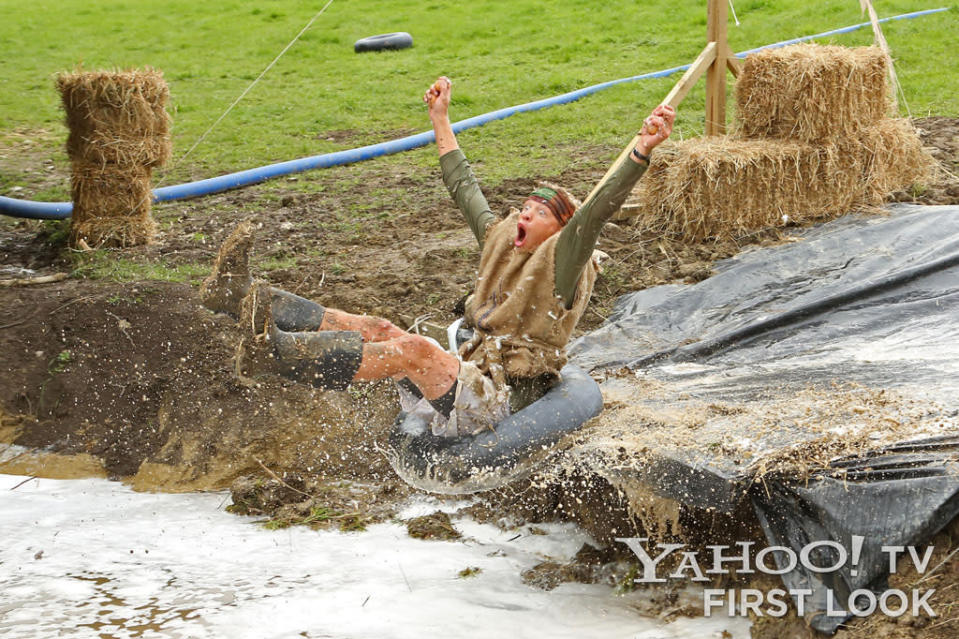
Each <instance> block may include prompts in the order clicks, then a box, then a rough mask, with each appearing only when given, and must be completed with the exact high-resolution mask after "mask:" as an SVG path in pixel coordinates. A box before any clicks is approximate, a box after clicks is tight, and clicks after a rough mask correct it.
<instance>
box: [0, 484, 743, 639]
mask: <svg viewBox="0 0 959 639" xmlns="http://www.w3.org/2000/svg"><path fill="white" fill-rule="evenodd" d="M227 502H228V495H227V494H225V493H191V494H180V495H170V494H151V493H137V492H134V491H132V490H131V489H130V488H129V487H126V486H124V485H122V484H119V483H115V482H109V481H105V480H102V479H85V480H50V479H31V478H27V477H22V476H15V475H0V539H2V540H3V544H2V546H0V579H2V583H3V589H2V590H0V636H3V637H18V638H19V637H23V638H28V637H29V638H31V639H36V638H43V637H59V636H69V637H102V638H113V637H116V638H120V637H190V638H205V637H232V638H237V637H250V638H254V637H256V638H264V637H356V638H359V637H417V638H421V637H429V636H457V637H490V636H520V637H522V636H530V637H558V638H563V637H571V638H572V637H604V638H605V637H623V638H627V637H629V638H643V639H654V638H655V639H671V638H680V637H683V638H689V639H692V638H694V637H695V638H696V639H699V638H709V637H714V638H719V637H728V636H730V635H726V634H724V631H725V632H729V633H731V636H733V637H742V638H745V637H748V624H747V623H746V622H744V621H743V620H740V619H727V618H713V619H684V618H680V619H678V620H676V621H674V622H672V623H670V624H662V623H660V622H658V621H657V620H654V619H649V618H644V617H642V616H640V615H639V614H638V613H637V611H636V608H638V607H640V606H641V603H642V600H641V598H642V595H641V594H637V593H631V594H630V595H628V596H624V597H621V596H616V595H615V594H613V592H612V591H611V590H610V589H609V588H607V587H605V586H598V585H582V584H566V585H563V586H560V587H559V588H556V589H555V590H553V591H550V592H545V591H541V590H537V589H534V588H531V587H529V586H526V585H524V584H523V583H522V581H521V579H520V572H522V571H523V570H525V569H527V568H529V567H531V566H533V565H534V564H536V563H538V562H540V561H542V560H543V559H544V558H546V557H552V558H555V559H557V560H560V561H564V560H566V559H568V558H569V557H570V556H571V555H572V554H573V553H575V551H576V550H577V549H578V548H579V547H580V545H581V544H582V543H583V542H584V541H585V540H586V539H587V538H586V536H585V535H584V534H583V533H582V532H581V531H579V530H578V529H576V528H575V527H572V526H570V525H553V526H544V527H543V528H545V529H546V531H547V533H548V534H546V535H541V534H536V535H533V534H520V536H519V537H516V533H507V532H504V531H502V530H500V529H498V528H494V527H492V526H487V525H481V524H477V523H475V522H473V521H471V520H468V519H455V518H454V523H455V525H456V526H457V527H458V528H459V529H460V530H461V531H462V532H463V534H464V540H463V541H458V542H435V541H421V540H415V539H412V538H410V537H409V536H408V535H407V534H406V530H405V527H403V526H402V525H400V524H397V523H388V524H378V525H375V526H371V527H370V528H369V529H368V530H367V531H366V532H360V533H333V532H320V531H311V530H308V529H304V528H293V529H286V530H280V531H269V530H265V529H264V528H263V527H261V526H258V525H255V524H254V523H253V521H252V520H251V519H249V518H241V517H236V516H234V515H229V514H227V513H225V512H224V511H223V508H224V506H225V505H226V503H227ZM461 505H462V504H446V505H445V506H444V508H445V509H452V508H456V507H458V506H461ZM437 507H438V504H437V503H433V502H430V501H429V500H428V499H427V498H424V497H418V498H417V500H416V501H414V502H411V503H409V504H408V505H407V506H406V507H405V511H404V512H403V513H402V515H401V516H402V517H412V516H416V515H420V514H424V513H427V512H431V511H433V510H435V509H436V508H437ZM466 568H478V569H479V572H478V573H476V574H475V576H472V577H469V578H462V577H459V573H460V572H461V571H463V570H464V569H466Z"/></svg>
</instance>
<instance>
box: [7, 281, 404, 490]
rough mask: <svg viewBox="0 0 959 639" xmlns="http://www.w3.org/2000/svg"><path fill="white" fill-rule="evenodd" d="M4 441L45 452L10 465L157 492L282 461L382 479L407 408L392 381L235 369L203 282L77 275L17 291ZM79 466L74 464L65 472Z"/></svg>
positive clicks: (225, 326)
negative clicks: (321, 386) (68, 462)
mask: <svg viewBox="0 0 959 639" xmlns="http://www.w3.org/2000/svg"><path fill="white" fill-rule="evenodd" d="M4 298H5V299H4V306H3V307H4V309H5V310H6V311H7V312H6V313H4V315H3V320H2V325H3V326H4V328H3V329H2V330H0V352H2V353H3V354H4V357H3V360H2V364H0V407H2V408H0V411H2V412H0V424H2V426H0V441H2V442H3V443H6V444H15V445H18V446H23V447H27V448H28V449H30V450H31V451H44V452H45V453H52V454H55V455H57V456H56V457H48V458H47V460H48V461H47V463H46V466H49V468H44V467H42V466H43V464H42V463H41V462H40V461H37V460H34V461H33V462H32V463H31V465H29V466H24V465H23V464H24V462H25V459H24V457H29V456H31V455H33V456H35V454H34V453H31V454H29V455H27V454H24V455H10V454H9V453H8V454H7V455H6V456H5V457H7V458H8V459H7V460H6V461H4V462H2V463H0V471H6V472H14V471H19V472H25V471H29V472H31V474H39V475H47V474H60V475H63V474H65V473H66V471H65V470H64V469H63V468H62V467H61V464H62V462H63V456H64V455H83V456H84V457H83V458H82V459H83V460H84V461H83V463H82V464H78V463H74V467H75V470H76V472H77V473H79V474H87V473H88V472H90V471H91V470H95V466H96V464H94V463H92V461H91V460H93V459H95V460H97V461H98V462H99V464H100V465H101V466H102V471H101V472H102V473H103V474H105V475H107V476H110V477H114V478H122V479H126V480H129V481H131V482H132V484H133V485H134V486H135V487H138V488H142V489H146V490H171V491H181V490H197V489H217V488H225V487H227V486H229V485H230V483H231V482H232V481H233V480H234V479H236V478H237V477H239V476H241V475H244V474H251V473H257V474H260V473H263V468H262V466H261V465H260V462H262V463H264V464H266V465H268V466H270V467H275V468H277V470H279V471H283V470H286V469H298V470H300V471H302V472H306V473H312V474H316V475H324V474H328V475H333V476H337V477H343V478H362V479H382V478H387V477H389V476H390V472H391V471H390V470H389V467H388V465H387V464H386V462H385V460H384V459H383V457H382V455H380V454H379V453H378V452H377V450H376V447H377V442H378V440H379V439H380V438H381V437H382V435H383V434H384V433H385V432H386V429H387V427H388V426H389V425H390V424H392V420H393V417H394V416H395V413H396V405H395V398H394V396H393V395H392V393H393V390H392V388H391V387H390V386H389V385H375V386H367V387H364V388H355V389H351V390H350V391H348V392H327V391H320V390H317V389H313V388H310V387H306V386H302V385H297V384H293V383H288V382H285V381H284V380H280V379H278V378H275V377H264V378H259V379H257V380H254V383H252V384H251V383H250V382H249V381H248V380H245V379H241V378H239V377H238V376H237V374H236V372H235V366H234V355H235V344H236V343H237V337H238V335H237V329H236V328H235V325H234V322H233V321H232V320H230V319H229V318H227V317H225V316H216V315H213V314H211V313H210V312H209V311H207V310H206V309H204V308H202V307H201V306H200V305H199V303H198V300H197V296H196V291H195V289H193V288H191V287H189V286H185V285H180V284H169V283H162V282H140V283H135V284H112V285H109V286H104V285H103V284H102V283H96V282H84V281H71V282H68V283H66V284H64V285H63V286H59V287H57V288H56V289H55V290H51V288H50V287H46V286H38V287H24V288H17V289H14V290H13V291H8V292H6V294H5V295H4ZM66 474H68V473H66Z"/></svg>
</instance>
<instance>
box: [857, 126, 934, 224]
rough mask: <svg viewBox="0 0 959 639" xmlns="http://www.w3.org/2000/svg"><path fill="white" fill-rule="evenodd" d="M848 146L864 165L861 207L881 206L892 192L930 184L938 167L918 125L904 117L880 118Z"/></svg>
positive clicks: (859, 201) (859, 202)
mask: <svg viewBox="0 0 959 639" xmlns="http://www.w3.org/2000/svg"><path fill="white" fill-rule="evenodd" d="M848 145H849V147H850V149H849V151H848V153H849V154H851V155H858V156H859V157H860V158H861V162H862V167H863V187H862V188H863V191H862V194H861V196H860V198H859V200H858V202H857V204H858V205H860V206H879V205H881V204H882V203H883V202H885V201H886V199H887V198H888V197H889V195H890V194H891V193H892V192H893V191H898V190H900V189H906V188H909V187H910V186H912V185H914V184H919V185H921V184H927V183H929V182H930V181H931V180H933V179H934V178H935V175H936V173H937V171H938V170H939V168H938V164H937V163H936V160H935V158H934V157H932V155H931V154H930V153H929V151H927V150H926V149H925V148H923V146H922V140H921V139H920V138H919V133H918V131H916V127H914V126H913V125H912V122H910V121H909V120H907V119H905V118H897V119H891V118H890V119H884V120H880V121H879V123H878V124H877V125H876V126H874V127H870V128H868V129H863V130H862V131H860V133H859V135H857V136H856V137H855V138H854V139H853V140H851V141H850V142H849V143H848Z"/></svg>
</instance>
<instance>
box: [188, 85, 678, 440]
mask: <svg viewBox="0 0 959 639" xmlns="http://www.w3.org/2000/svg"><path fill="white" fill-rule="evenodd" d="M450 95H451V82H450V80H449V79H448V78H446V77H440V78H439V79H437V80H436V82H434V83H433V85H432V86H431V87H430V88H429V89H428V90H427V91H426V93H425V95H424V96H423V100H424V102H425V103H426V104H427V107H428V110H429V117H430V120H431V121H432V123H433V130H434V132H435V134H436V146H437V151H438V153H439V159H440V167H441V169H442V173H443V181H444V182H445V184H446V186H447V188H448V189H449V192H450V195H451V196H452V197H453V199H454V200H455V201H456V204H457V205H458V206H459V208H460V210H461V211H462V212H463V215H464V216H465V217H466V221H467V223H468V224H469V226H470V229H471V230H472V231H473V234H474V235H475V236H476V240H477V242H479V245H480V249H481V251H482V254H481V257H480V265H479V273H478V275H477V278H476V285H475V289H474V292H473V294H472V295H471V296H470V297H469V298H468V299H467V302H466V316H465V323H466V326H468V327H469V328H472V329H473V331H474V333H473V337H472V339H470V340H469V341H468V342H466V343H465V344H463V345H462V347H461V348H460V350H459V358H458V357H457V356H456V355H453V354H451V353H448V352H446V351H445V350H443V348H442V347H440V346H439V345H438V344H436V343H435V342H434V341H432V340H430V339H428V338H425V337H422V336H420V335H414V334H410V333H407V332H405V331H403V330H402V329H400V328H398V327H397V326H394V325H393V324H392V323H390V322H389V321H388V320H385V319H381V318H375V317H369V316H363V315H353V314H350V313H346V312H344V311H340V310H336V309H332V308H324V307H323V306H321V305H319V304H317V303H315V302H311V301H309V300H306V299H303V298H301V297H298V296H296V295H293V294H291V293H286V292H284V291H281V290H278V289H275V288H271V287H269V286H268V285H267V284H266V283H265V282H253V281H252V280H251V278H250V275H249V270H248V260H249V251H250V247H251V245H252V226H251V225H250V224H248V223H245V224H241V225H240V227H238V228H237V229H236V230H235V231H234V232H233V234H232V235H231V236H230V238H228V239H227V241H226V242H225V243H224V246H223V247H222V248H221V250H220V255H219V256H218V258H217V261H216V264H215V265H214V269H213V273H212V274H211V275H210V277H209V278H207V279H206V280H205V281H204V283H203V286H202V287H201V296H202V299H203V301H204V303H205V304H206V306H207V307H208V308H210V309H211V310H213V311H217V312H226V313H229V314H231V315H233V316H234V317H236V316H237V315H239V317H240V325H241V327H244V328H249V329H251V335H250V336H249V337H247V338H245V341H244V342H243V343H241V345H240V348H239V349H238V352H239V353H242V354H245V358H246V359H248V360H249V361H250V364H251V366H252V368H254V369H256V370H260V371H262V370H265V369H268V370H271V371H273V372H277V373H280V374H282V375H285V376H287V377H290V378H292V379H295V380H298V381H302V382H306V383H311V384H313V385H315V386H318V387H321V388H330V389H343V388H346V387H347V386H348V385H349V384H350V383H352V382H355V381H373V380H378V379H384V378H387V377H391V378H393V379H394V380H396V381H397V384H398V387H399V389H400V398H401V402H402V403H403V407H404V410H406V411H410V410H423V409H426V410H430V411H431V412H432V413H433V419H432V430H433V434H434V435H441V436H464V435H474V434H477V433H479V432H481V431H484V430H487V429H491V428H495V425H496V424H497V423H498V422H499V421H501V420H502V419H504V418H505V417H507V416H508V415H509V414H510V413H512V412H516V411H518V410H520V409H522V408H524V407H525V406H527V405H529V404H530V403H532V402H533V401H535V400H537V399H539V398H540V397H542V396H543V395H544V394H545V393H546V392H547V391H548V390H549V389H550V387H552V386H553V385H554V384H555V383H556V381H557V380H558V378H559V370H560V369H561V368H562V367H563V365H564V364H565V363H566V344H567V342H568V341H569V338H570V335H571V334H572V332H573V328H574V327H575V326H576V323H577V322H578V321H579V318H580V317H581V316H582V314H583V312H584V311H585V309H586V305H587V304H588V302H589V298H590V294H591V293H592V290H593V284H594V283H595V281H596V276H597V274H598V273H599V264H598V262H597V260H596V259H594V258H593V249H594V247H595V245H596V242H597V240H598V238H599V234H600V231H601V230H602V228H603V225H604V224H605V223H606V221H607V220H609V218H610V217H612V215H613V214H614V213H615V212H616V211H617V210H619V207H620V206H622V203H623V201H624V200H625V199H626V196H627V194H629V192H630V191H631V190H632V188H633V186H634V185H635V184H636V181H637V180H638V179H639V178H640V177H642V175H643V173H645V171H646V169H647V167H648V166H649V156H650V154H651V153H652V151H653V149H654V148H656V146H658V145H659V144H660V143H661V142H662V141H663V140H665V139H666V138H668V137H669V135H670V133H671V132H672V128H673V122H674V120H675V118H676V113H675V111H674V110H673V109H672V107H669V106H666V105H661V106H658V107H656V108H655V109H654V110H653V112H652V114H651V115H650V116H649V117H647V118H646V120H645V121H644V123H643V128H642V130H641V132H640V141H639V144H638V145H637V146H636V147H635V148H634V149H633V150H632V152H631V153H630V155H629V159H628V160H627V161H625V162H623V163H622V164H621V165H620V166H619V167H618V168H617V170H616V171H615V172H614V173H613V175H612V176H610V179H609V180H608V181H606V182H605V184H604V185H603V186H602V188H601V189H600V190H599V191H598V193H596V196H595V197H593V198H590V199H589V200H588V201H587V202H586V203H585V204H582V205H580V203H579V202H578V201H577V200H575V199H574V198H573V197H572V196H571V195H570V194H569V193H568V192H566V191H565V190H564V189H562V188H561V187H558V186H555V185H551V184H542V185H540V186H538V188H536V189H535V190H534V191H533V192H532V193H531V194H530V195H529V197H528V198H527V199H526V200H525V201H524V202H523V203H522V207H521V208H520V209H519V210H516V209H513V210H512V211H511V213H510V214H509V216H508V217H506V218H505V219H503V220H498V219H497V217H496V216H495V215H493V213H492V212H491V211H490V208H489V205H488V204H487V202H486V198H485V197H484V196H483V193H482V191H481V190H480V187H479V185H478V183H477V181H476V178H475V177H474V175H473V172H472V170H471V169H470V166H469V164H468V162H467V161H466V157H465V155H464V154H463V152H462V151H461V150H460V148H459V145H458V143H457V141H456V136H455V135H454V134H453V129H452V127H451V125H450V120H449V104H450Z"/></svg>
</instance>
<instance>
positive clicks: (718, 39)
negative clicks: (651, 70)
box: [706, 0, 729, 135]
mask: <svg viewBox="0 0 959 639" xmlns="http://www.w3.org/2000/svg"><path fill="white" fill-rule="evenodd" d="M728 11H729V10H728V8H727V6H726V0H709V7H708V16H707V18H706V32H707V38H706V39H707V40H708V41H709V42H715V43H716V59H715V60H714V61H713V63H712V65H710V67H709V70H708V71H706V135H722V134H724V133H725V132H726V59H727V55H728V53H727V52H728V51H729V47H728V45H727V44H726V23H727V14H728Z"/></svg>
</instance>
